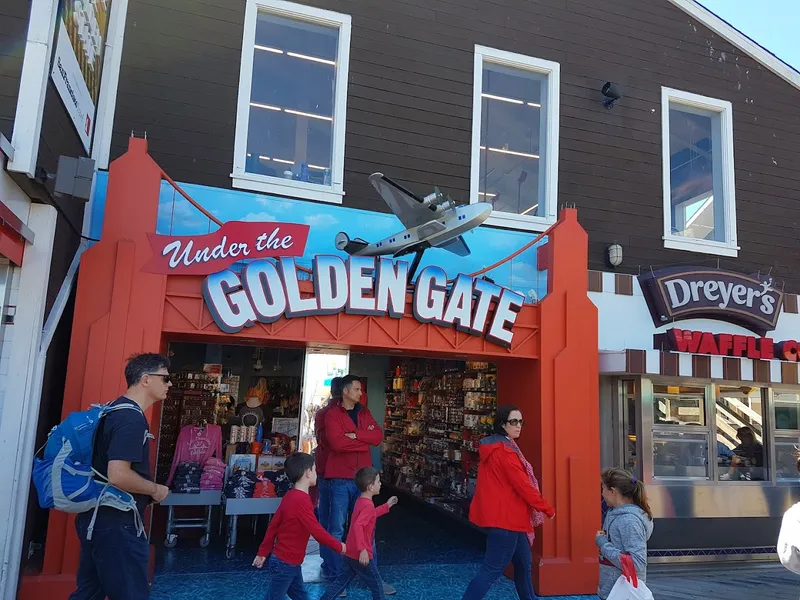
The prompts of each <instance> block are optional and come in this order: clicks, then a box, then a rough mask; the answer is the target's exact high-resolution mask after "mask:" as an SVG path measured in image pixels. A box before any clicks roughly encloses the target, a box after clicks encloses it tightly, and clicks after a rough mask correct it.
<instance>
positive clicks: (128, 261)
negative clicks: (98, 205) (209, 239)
mask: <svg viewBox="0 0 800 600" xmlns="http://www.w3.org/2000/svg"><path fill="white" fill-rule="evenodd" d="M160 188H161V169H160V168H159V166H158V165H157V164H156V163H155V162H154V161H153V159H152V158H150V156H149V155H148V154H147V142H146V141H145V140H142V139H137V138H131V139H130V143H129V147H128V152H127V153H126V154H124V155H123V156H122V157H120V158H119V159H117V160H116V161H114V162H113V163H112V164H111V168H110V170H109V181H108V194H107V204H106V208H105V218H104V224H103V234H102V236H101V240H100V242H98V243H97V244H95V245H94V246H92V247H91V248H89V249H88V250H87V251H86V252H85V254H84V255H83V257H82V258H81V265H80V271H79V273H78V292H77V296H76V300H75V316H74V319H73V326H72V338H71V341H70V350H69V362H68V365H67V380H66V385H65V391H64V408H63V411H62V414H63V415H64V416H67V415H68V414H69V413H71V412H74V411H76V410H82V409H86V408H88V407H89V406H90V405H91V404H94V403H99V402H108V401H110V400H113V399H115V398H117V397H118V396H119V395H120V394H121V393H122V392H124V391H125V388H126V385H125V378H124V373H123V370H124V368H125V361H126V360H127V358H128V357H129V356H131V355H132V354H135V353H138V352H158V351H159V349H160V344H161V319H162V310H163V299H164V288H165V285H166V276H164V275H153V274H150V273H143V272H142V270H141V269H142V266H143V265H144V263H145V262H147V260H148V259H149V258H150V253H149V252H148V243H147V232H153V231H155V229H156V221H157V218H158V199H159V192H160ZM147 416H148V418H149V419H150V420H151V422H152V416H153V415H152V409H151V411H150V414H148V415H147ZM73 521H74V519H73V518H72V517H70V516H68V515H66V514H64V513H60V512H58V511H52V512H51V513H50V521H49V525H48V533H47V545H46V548H45V559H44V568H43V570H42V574H41V575H39V576H36V577H25V578H23V581H22V587H21V591H20V598H21V599H23V600H28V599H30V600H41V599H42V598H48V599H50V600H60V599H62V598H67V597H68V596H69V594H70V593H71V592H72V590H73V589H74V588H75V573H76V572H77V568H78V557H79V548H80V547H79V544H78V539H77V536H76V534H75V531H74V529H73Z"/></svg>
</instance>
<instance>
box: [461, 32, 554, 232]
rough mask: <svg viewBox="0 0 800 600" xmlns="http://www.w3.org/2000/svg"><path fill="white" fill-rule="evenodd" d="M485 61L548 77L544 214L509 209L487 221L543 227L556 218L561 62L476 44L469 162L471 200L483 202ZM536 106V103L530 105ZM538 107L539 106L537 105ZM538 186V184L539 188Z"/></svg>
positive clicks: (535, 228)
mask: <svg viewBox="0 0 800 600" xmlns="http://www.w3.org/2000/svg"><path fill="white" fill-rule="evenodd" d="M486 63H489V64H494V65H502V66H505V67H510V68H512V69H519V70H521V71H529V72H533V73H537V74H540V75H544V76H545V77H546V78H547V96H546V100H545V102H546V104H545V106H544V109H545V111H546V113H545V116H544V118H545V123H544V128H543V129H544V136H543V137H544V138H545V144H546V150H545V155H544V159H543V160H541V161H540V162H541V164H540V169H539V177H540V178H544V185H543V189H544V192H543V193H542V194H541V197H540V199H539V201H540V202H543V203H544V211H543V213H544V214H543V215H541V216H539V215H537V216H532V215H526V214H515V213H509V212H499V211H498V212H493V213H492V215H491V216H490V217H489V219H488V220H487V221H486V224H487V225H494V226H498V227H507V228H510V229H521V230H526V231H544V230H545V229H547V228H548V227H550V225H552V224H553V223H555V222H556V212H557V208H558V207H557V204H558V200H557V199H558V146H559V113H560V110H559V107H560V102H561V92H560V89H561V66H560V65H559V64H558V63H556V62H552V61H549V60H542V59H540V58H533V57H531V56H525V55H523V54H515V53H512V52H506V51H504V50H496V49H494V48H488V47H486V46H480V45H476V46H475V63H474V73H473V85H472V148H471V162H470V203H475V202H484V201H486V199H485V198H482V197H481V195H480V194H481V191H480V165H481V151H482V149H481V115H482V112H483V100H484V96H483V69H484V65H485V64H486ZM533 106H536V105H533ZM539 108H541V107H539ZM540 189H541V188H540Z"/></svg>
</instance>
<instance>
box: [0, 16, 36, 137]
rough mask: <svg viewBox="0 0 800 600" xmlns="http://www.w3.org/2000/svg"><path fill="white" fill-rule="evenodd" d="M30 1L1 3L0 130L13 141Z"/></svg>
mask: <svg viewBox="0 0 800 600" xmlns="http://www.w3.org/2000/svg"><path fill="white" fill-rule="evenodd" d="M29 13H30V0H3V1H2V2H0V133H2V134H3V135H5V136H6V137H7V138H8V139H9V140H11V134H12V132H13V129H14V115H15V114H16V112H17V94H18V93H19V80H20V76H21V74H22V59H23V57H24V55H25V38H26V36H27V32H28V15H29Z"/></svg>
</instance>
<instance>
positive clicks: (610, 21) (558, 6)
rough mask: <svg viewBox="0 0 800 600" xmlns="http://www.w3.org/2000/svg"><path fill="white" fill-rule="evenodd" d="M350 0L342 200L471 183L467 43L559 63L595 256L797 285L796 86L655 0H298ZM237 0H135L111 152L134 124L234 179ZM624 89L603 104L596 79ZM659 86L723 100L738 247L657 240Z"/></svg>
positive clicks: (572, 176) (206, 173) (578, 189)
mask: <svg viewBox="0 0 800 600" xmlns="http://www.w3.org/2000/svg"><path fill="white" fill-rule="evenodd" d="M304 3H305V4H309V5H312V6H317V7H320V8H325V9H329V10H334V11H338V12H342V13H347V14H350V15H352V18H353V26H352V43H351V57H350V74H349V96H348V112H347V136H346V144H345V145H346V148H345V157H346V158H345V177H344V182H345V191H346V194H347V195H346V196H345V199H344V205H345V206H350V207H356V208H366V209H370V210H377V211H384V210H386V209H385V206H384V205H383V203H382V201H380V199H379V198H378V197H377V195H376V194H375V192H374V190H373V189H372V187H371V186H370V185H369V183H368V181H367V176H368V175H369V174H370V173H372V172H373V171H376V170H381V171H383V172H384V173H387V174H388V175H390V176H392V177H394V178H396V179H397V180H399V181H401V182H402V183H404V184H406V185H408V186H409V187H410V188H411V189H413V190H416V191H418V192H422V193H427V192H428V191H429V190H430V189H431V188H432V186H434V185H438V186H439V187H441V188H442V189H444V190H446V191H447V192H449V193H450V194H451V195H452V196H453V197H454V198H456V199H459V200H467V199H468V198H469V165H470V143H471V128H472V122H471V120H472V81H473V74H472V70H473V49H474V45H475V44H481V45H485V46H490V47H494V48H498V49H502V50H507V51H511V52H517V53H520V54H525V55H529V56H534V57H537V58H542V59H546V60H551V61H556V62H558V63H560V65H561V124H560V160H559V200H558V201H559V204H564V203H574V204H575V205H576V206H577V208H578V209H579V212H578V215H579V219H580V221H581V223H582V224H583V225H584V227H585V228H586V229H587V230H588V232H589V243H590V252H589V257H590V258H589V267H590V268H594V269H603V268H605V264H604V256H605V247H606V246H607V245H608V244H609V243H612V242H618V243H620V244H622V246H623V249H624V256H625V258H624V262H623V264H622V266H621V267H620V268H619V269H618V271H620V272H628V273H638V272H639V270H640V269H645V268H650V267H651V266H662V265H668V264H678V263H680V264H685V263H695V264H699V265H717V264H720V265H721V266H722V267H724V268H730V269H733V270H737V271H742V272H746V273H750V272H755V271H758V270H761V271H765V270H767V269H770V268H771V269H772V274H773V276H775V277H776V278H777V279H785V280H786V281H787V287H786V289H787V291H794V292H797V291H800V275H798V274H797V273H798V272H800V271H799V270H798V268H797V267H798V263H800V239H798V238H797V236H796V235H795V234H794V231H795V230H796V228H797V226H798V223H799V222H800V111H798V110H797V108H796V107H797V105H798V102H799V101H800V91H799V90H797V89H795V88H793V87H792V86H790V85H789V84H788V83H786V82H785V81H783V80H782V79H780V78H779V77H778V76H777V75H775V74H773V73H771V72H769V71H768V70H767V69H766V68H765V67H763V66H761V65H759V64H758V63H757V62H756V61H755V60H753V59H751V58H750V57H748V56H746V55H745V54H744V53H743V52H741V51H739V50H738V49H736V48H734V47H733V46H732V45H731V44H729V43H728V42H726V41H725V40H723V39H722V38H720V37H719V36H717V35H715V34H713V33H712V32H711V31H710V30H709V29H707V28H706V27H704V26H703V25H701V24H700V23H698V22H696V21H694V20H693V19H692V18H690V17H689V16H688V15H687V14H685V13H684V12H683V11H681V10H679V9H678V8H676V7H674V6H673V5H672V4H670V3H669V2H667V1H666V0H617V2H605V3H598V2H597V1H596V0H569V1H567V0H535V1H532V0H481V1H480V2H479V1H478V0H305V1H304ZM243 20H244V1H243V0H172V1H171V2H169V3H163V2H158V1H157V0H131V2H130V6H129V16H128V22H127V29H126V33H125V50H124V54H123V59H122V71H121V76H120V90H119V97H118V98H119V99H118V107H117V112H116V121H115V126H114V139H113V145H112V157H116V156H119V155H120V154H121V153H122V152H124V150H125V148H126V138H127V137H128V135H129V134H130V132H131V130H135V131H144V130H146V131H147V134H148V138H149V139H150V149H151V152H152V154H153V156H154V158H155V159H156V160H157V161H158V162H159V163H160V164H161V165H162V166H163V167H164V168H165V169H166V170H167V172H169V174H170V175H171V176H172V177H173V178H174V179H176V180H178V181H187V182H195V183H202V184H206V185H211V186H219V187H223V188H229V187H230V186H231V180H230V173H231V170H232V157H233V139H234V126H235V119H236V98H237V87H238V77H239V61H240V52H241V40H242V24H243ZM607 80H611V81H614V82H615V83H617V85H618V86H619V88H620V90H621V91H622V93H623V95H624V98H623V99H622V100H621V101H620V102H619V103H618V104H617V107H616V108H614V109H613V110H605V109H604V108H603V107H602V104H601V102H600V100H601V98H602V96H601V95H600V92H599V89H600V87H601V86H602V85H603V83H604V82H605V81H607ZM661 86H668V87H672V88H676V89H680V90H685V91H689V92H693V93H697V94H702V95H705V96H711V97H714V98H720V99H724V100H729V101H731V102H732V103H733V111H734V138H735V150H734V153H735V159H736V184H737V212H738V236H739V244H740V246H741V251H740V257H739V258H738V259H717V257H714V256H709V255H702V254H694V253H689V252H680V251H667V250H665V249H664V248H663V241H662V235H663V216H662V215H663V209H662V182H661Z"/></svg>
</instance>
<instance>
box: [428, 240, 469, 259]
mask: <svg viewBox="0 0 800 600" xmlns="http://www.w3.org/2000/svg"><path fill="white" fill-rule="evenodd" d="M436 247H437V248H441V249H442V250H449V251H450V252H452V253H453V254H456V255H458V256H469V254H470V250H469V246H467V242H465V241H464V238H463V237H462V236H458V237H455V238H453V239H450V240H447V241H446V242H445V243H444V244H439V245H438V246H436Z"/></svg>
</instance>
